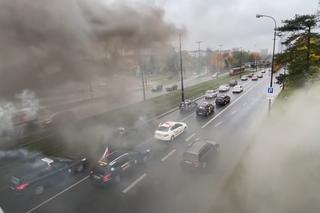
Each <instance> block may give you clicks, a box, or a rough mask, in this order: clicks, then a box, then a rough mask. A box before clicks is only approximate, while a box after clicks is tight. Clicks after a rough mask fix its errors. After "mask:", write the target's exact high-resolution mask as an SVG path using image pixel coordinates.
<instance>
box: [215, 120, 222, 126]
mask: <svg viewBox="0 0 320 213" xmlns="http://www.w3.org/2000/svg"><path fill="white" fill-rule="evenodd" d="M222 123H223V122H222V121H220V122H219V123H217V124H216V125H214V127H218V126H220V125H221V124H222Z"/></svg>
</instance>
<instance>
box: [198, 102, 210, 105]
mask: <svg viewBox="0 0 320 213" xmlns="http://www.w3.org/2000/svg"><path fill="white" fill-rule="evenodd" d="M208 104H209V103H208V102H206V101H202V102H201V103H200V104H199V106H207V105H208Z"/></svg>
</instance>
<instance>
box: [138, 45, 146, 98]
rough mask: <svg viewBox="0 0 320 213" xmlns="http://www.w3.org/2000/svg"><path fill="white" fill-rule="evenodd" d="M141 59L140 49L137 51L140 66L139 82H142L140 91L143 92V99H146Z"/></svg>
mask: <svg viewBox="0 0 320 213" xmlns="http://www.w3.org/2000/svg"><path fill="white" fill-rule="evenodd" d="M142 64H143V62H142V59H141V51H139V67H140V76H141V83H142V93H143V101H145V100H146V88H145V80H144V71H143V69H144V68H143V67H142Z"/></svg>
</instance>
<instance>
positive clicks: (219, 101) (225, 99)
mask: <svg viewBox="0 0 320 213" xmlns="http://www.w3.org/2000/svg"><path fill="white" fill-rule="evenodd" d="M230 101H231V98H230V96H228V95H220V96H218V97H217V98H216V105H219V106H225V105H227V104H228V103H230Z"/></svg>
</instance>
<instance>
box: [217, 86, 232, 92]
mask: <svg viewBox="0 0 320 213" xmlns="http://www.w3.org/2000/svg"><path fill="white" fill-rule="evenodd" d="M229 90H230V87H229V86H227V85H221V86H220V87H219V92H228V91H229Z"/></svg>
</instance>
